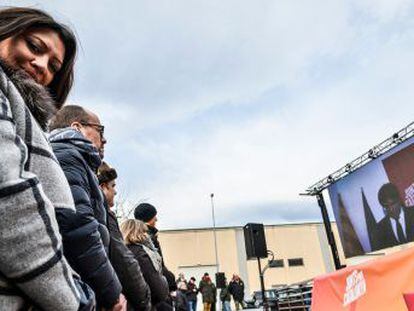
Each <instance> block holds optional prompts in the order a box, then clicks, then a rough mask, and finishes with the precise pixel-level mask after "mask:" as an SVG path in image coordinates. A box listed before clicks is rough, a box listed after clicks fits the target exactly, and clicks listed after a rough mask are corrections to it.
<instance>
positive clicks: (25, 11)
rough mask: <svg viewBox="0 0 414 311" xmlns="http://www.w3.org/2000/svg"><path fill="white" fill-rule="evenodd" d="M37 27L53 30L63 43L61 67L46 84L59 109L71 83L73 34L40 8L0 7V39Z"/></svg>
mask: <svg viewBox="0 0 414 311" xmlns="http://www.w3.org/2000/svg"><path fill="white" fill-rule="evenodd" d="M37 28H47V29H51V30H53V31H55V32H56V33H57V34H58V35H59V37H60V39H61V40H62V42H63V44H64V45H65V58H64V59H63V64H62V68H61V69H60V70H59V71H58V72H57V73H56V74H55V76H54V78H53V80H52V82H51V83H50V84H49V85H48V89H49V92H50V95H51V96H52V97H53V99H54V100H55V102H56V107H57V108H58V109H59V108H61V107H62V105H63V104H64V102H65V100H66V98H67V97H68V94H69V91H70V89H71V88H72V85H73V67H74V63H75V58H76V48H77V43H76V38H75V35H74V34H73V32H72V31H71V30H70V29H69V27H67V26H65V25H63V24H60V23H58V22H56V21H55V20H54V19H53V17H51V16H50V15H49V14H47V13H45V12H43V11H41V10H37V9H32V8H19V7H10V8H6V9H0V41H3V40H5V39H7V38H9V37H14V36H19V35H21V34H23V33H25V32H27V31H29V30H33V29H37Z"/></svg>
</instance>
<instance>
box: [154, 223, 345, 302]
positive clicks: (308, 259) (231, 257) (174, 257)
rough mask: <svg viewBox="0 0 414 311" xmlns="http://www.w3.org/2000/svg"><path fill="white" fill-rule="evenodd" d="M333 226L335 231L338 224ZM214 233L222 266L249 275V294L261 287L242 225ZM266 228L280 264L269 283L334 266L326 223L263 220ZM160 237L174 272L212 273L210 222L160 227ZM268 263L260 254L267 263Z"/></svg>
mask: <svg viewBox="0 0 414 311" xmlns="http://www.w3.org/2000/svg"><path fill="white" fill-rule="evenodd" d="M333 230H334V234H335V235H336V237H337V230H336V226H335V224H333ZM216 233H217V245H218V259H219V270H220V271H221V272H225V274H226V277H227V278H228V279H229V278H231V276H232V274H233V273H237V274H239V275H240V277H241V278H242V279H243V280H245V286H246V294H251V293H252V292H253V291H256V290H259V289H260V283H259V273H258V264H257V260H249V261H247V260H246V250H245V244H244V235H243V228H242V227H226V228H217V229H216ZM265 234H266V242H267V248H268V249H269V250H271V251H273V252H274V254H275V259H277V260H279V262H278V263H279V264H280V267H277V268H269V269H267V271H266V273H265V285H266V288H271V287H276V286H279V285H285V284H292V283H296V282H301V281H304V280H308V279H311V278H313V277H315V276H317V275H321V274H324V273H327V272H330V271H333V270H334V265H333V261H332V256H331V251H330V248H329V244H328V241H327V238H326V233H325V229H324V226H323V224H322V223H302V224H289V225H270V226H265ZM337 241H338V242H337V243H338V248H339V250H340V254H342V249H341V245H340V243H339V240H338V239H337ZM160 242H161V245H162V248H163V254H164V258H165V262H166V265H167V266H168V267H169V269H171V270H172V271H173V272H174V273H175V274H176V275H178V273H179V272H184V273H185V275H186V277H187V278H189V277H191V276H195V277H196V279H197V282H198V281H199V280H200V277H201V276H202V275H203V273H204V272H209V273H210V275H214V273H215V272H216V258H215V251H214V234H213V230H212V228H204V229H183V230H165V231H162V232H160ZM341 256H342V255H341ZM341 260H342V261H343V260H344V258H343V257H342V258H341ZM343 262H344V261H343ZM266 263H267V262H266V260H262V266H263V267H264V266H265V265H266Z"/></svg>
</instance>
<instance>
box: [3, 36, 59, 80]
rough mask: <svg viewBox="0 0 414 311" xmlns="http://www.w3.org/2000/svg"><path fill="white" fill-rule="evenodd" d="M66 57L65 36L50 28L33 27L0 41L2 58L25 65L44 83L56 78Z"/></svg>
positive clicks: (11, 63)
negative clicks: (61, 37)
mask: <svg viewBox="0 0 414 311" xmlns="http://www.w3.org/2000/svg"><path fill="white" fill-rule="evenodd" d="M64 57H65V46H64V44H63V42H62V40H61V39H60V37H59V35H58V34H57V33H56V32H55V31H53V30H51V29H47V28H39V29H34V30H30V31H27V32H25V33H23V34H21V35H19V36H14V37H10V38H7V39H5V40H3V41H1V42H0V58H1V59H2V60H3V61H4V62H6V64H8V65H9V66H11V67H13V68H20V69H23V70H24V71H26V73H28V74H29V75H30V76H31V77H32V78H33V79H34V80H35V81H36V82H37V83H39V84H41V85H43V86H48V85H49V84H50V83H51V82H52V81H53V78H54V77H55V74H56V73H57V72H58V71H59V70H60V69H61V68H62V64H63V60H64Z"/></svg>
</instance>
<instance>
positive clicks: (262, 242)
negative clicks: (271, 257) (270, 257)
mask: <svg viewBox="0 0 414 311" xmlns="http://www.w3.org/2000/svg"><path fill="white" fill-rule="evenodd" d="M243 231H244V242H245V244H246V256H247V259H253V258H258V257H259V258H267V246H266V237H265V233H264V227H263V224H254V223H248V224H247V225H245V226H244V228H243Z"/></svg>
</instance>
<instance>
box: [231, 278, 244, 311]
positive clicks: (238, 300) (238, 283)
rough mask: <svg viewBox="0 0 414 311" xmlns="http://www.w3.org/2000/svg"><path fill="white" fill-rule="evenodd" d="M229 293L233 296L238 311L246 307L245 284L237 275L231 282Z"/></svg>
mask: <svg viewBox="0 0 414 311" xmlns="http://www.w3.org/2000/svg"><path fill="white" fill-rule="evenodd" d="M229 292H230V294H231V295H232V296H233V300H234V304H235V306H236V310H240V309H243V307H244V282H243V281H242V279H240V277H239V276H238V275H237V274H233V277H232V279H231V282H230V284H229Z"/></svg>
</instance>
